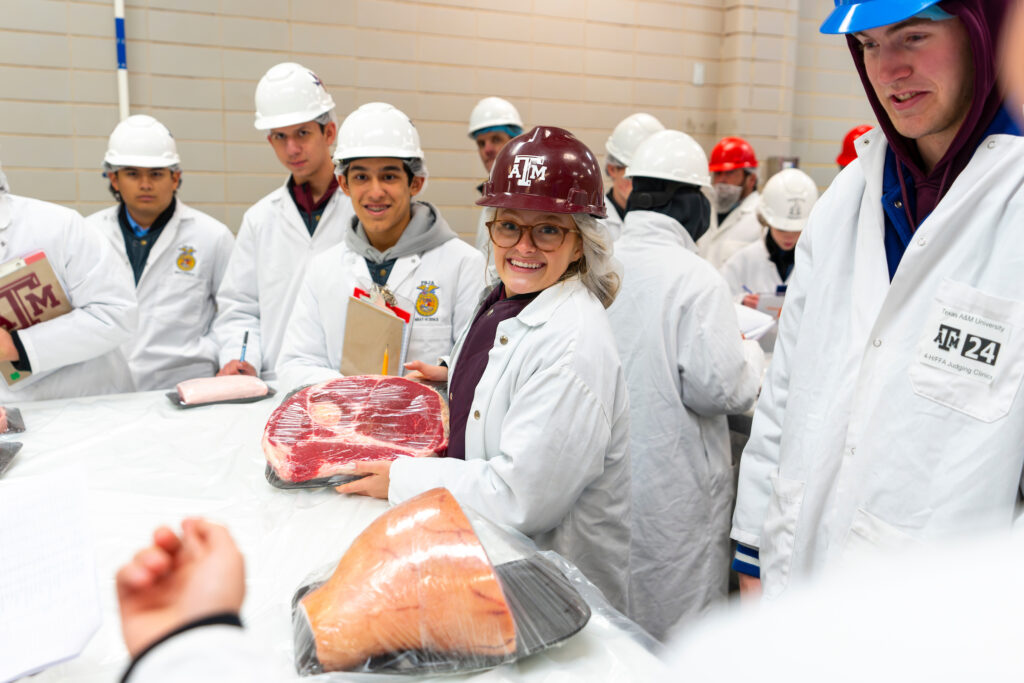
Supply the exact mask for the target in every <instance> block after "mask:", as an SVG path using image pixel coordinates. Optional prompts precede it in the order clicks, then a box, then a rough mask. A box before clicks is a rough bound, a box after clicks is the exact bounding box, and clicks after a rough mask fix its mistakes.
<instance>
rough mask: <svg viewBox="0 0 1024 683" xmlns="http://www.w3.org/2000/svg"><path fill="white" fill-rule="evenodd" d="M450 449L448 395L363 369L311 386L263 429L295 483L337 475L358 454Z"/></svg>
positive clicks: (278, 470)
mask: <svg viewBox="0 0 1024 683" xmlns="http://www.w3.org/2000/svg"><path fill="white" fill-rule="evenodd" d="M447 447H448V406H447V405H446V404H445V402H444V399H443V398H442V397H441V395H440V394H439V393H438V392H436V391H434V390H433V389H431V388H430V387H426V386H424V385H422V384H419V383H417V382H413V381H410V380H407V379H403V378H402V377H385V376H376V375H358V376H355V377H341V378H339V379H334V380H331V381H329V382H324V383H323V384H317V385H314V386H311V387H306V388H305V389H303V390H301V391H299V392H297V393H296V394H295V395H294V396H292V397H291V398H289V399H287V400H286V401H284V402H283V403H282V404H281V405H280V406H278V407H277V410H275V411H274V412H273V414H272V415H271V416H270V419H269V420H268V421H267V427H266V429H264V430H263V453H264V454H265V455H266V457H267V462H268V463H269V464H270V466H271V467H272V468H273V470H274V473H275V474H277V476H278V477H279V478H281V479H282V480H284V481H288V482H293V483H298V482H303V481H309V480H311V479H321V478H324V477H330V476H332V475H334V474H338V473H339V472H338V466H339V465H344V464H347V463H350V462H353V461H356V460H394V459H395V458H397V457H399V456H401V455H408V456H412V457H424V456H431V455H437V454H439V453H443V452H444V450H445V449H446V448H447Z"/></svg>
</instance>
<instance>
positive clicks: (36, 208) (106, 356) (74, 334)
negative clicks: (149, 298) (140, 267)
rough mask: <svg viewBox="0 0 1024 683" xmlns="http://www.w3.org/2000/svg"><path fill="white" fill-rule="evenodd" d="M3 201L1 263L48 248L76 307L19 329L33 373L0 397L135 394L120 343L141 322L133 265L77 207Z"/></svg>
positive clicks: (0, 385) (3, 387)
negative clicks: (139, 320)
mask: <svg viewBox="0 0 1024 683" xmlns="http://www.w3.org/2000/svg"><path fill="white" fill-rule="evenodd" d="M0 205H2V206H0V262H5V261H9V260H12V259H16V258H19V257H21V256H25V255H27V254H29V253H31V252H33V251H37V250H40V249H41V250H42V251H44V252H46V256H47V260H49V262H50V266H51V267H52V268H53V271H54V273H55V274H56V276H57V280H58V281H60V284H61V287H63V289H64V291H65V292H67V295H68V298H69V299H70V301H71V306H72V308H73V309H74V310H72V311H71V312H70V313H67V314H66V315H62V316H59V317H57V318H53V319H52V320H48V321H46V322H42V323H37V324H35V325H32V326H31V327H28V328H25V329H23V330H20V331H19V332H18V336H19V338H20V339H21V342H22V344H23V346H24V347H25V353H26V354H27V355H28V358H29V360H30V361H31V363H32V374H31V375H30V376H29V377H28V378H26V379H23V380H22V381H20V382H18V383H17V384H15V385H13V386H7V384H6V383H4V382H3V381H0V402H2V403H8V402H13V401H40V400H45V399H51V398H67V397H73V396H89V395H92V394H109V393H120V392H126V391H132V390H133V388H134V387H133V384H132V378H131V373H130V371H129V370H128V362H127V359H126V358H125V356H124V354H123V353H122V352H121V350H120V348H119V347H120V346H121V344H123V343H124V342H126V341H128V339H129V337H130V336H131V334H132V333H133V332H134V331H135V326H136V323H137V317H136V316H137V310H136V304H135V288H134V286H133V284H132V273H131V269H130V268H128V266H127V265H125V263H124V261H122V260H121V259H120V258H118V255H117V253H115V251H114V248H113V246H111V244H110V242H108V241H107V240H106V239H104V237H103V236H102V235H101V234H100V233H99V232H98V231H97V230H96V229H95V228H93V227H90V226H89V225H87V224H86V223H85V220H84V219H83V218H82V217H81V216H80V215H79V214H78V213H77V212H75V211H72V210H71V209H67V208H64V207H62V206H58V205H56V204H51V203H49V202H42V201H39V200H36V199H28V198H26V197H19V196H17V195H11V194H7V193H5V192H0ZM3 217H6V220H4V218H3Z"/></svg>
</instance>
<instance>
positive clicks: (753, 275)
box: [720, 231, 792, 353]
mask: <svg viewBox="0 0 1024 683" xmlns="http://www.w3.org/2000/svg"><path fill="white" fill-rule="evenodd" d="M720 272H721V273H722V277H724V278H725V281H726V282H727V283H728V284H729V291H731V292H732V295H733V298H734V299H735V300H736V301H737V302H742V301H743V297H745V296H746V295H747V294H749V293H751V292H753V293H754V294H765V293H768V294H774V293H775V291H776V290H777V288H778V287H779V285H782V284H785V281H784V280H783V279H782V278H781V277H779V269H778V268H776V267H775V264H774V263H773V262H772V260H771V257H770V256H769V255H768V247H767V245H765V243H764V232H763V231H762V233H761V239H759V240H757V241H756V242H751V243H750V244H748V245H747V246H745V247H743V248H742V249H740V250H739V251H737V252H736V253H735V254H733V255H732V256H730V257H729V260H728V261H726V262H725V265H724V266H722V269H721V271H720ZM791 275H792V274H791ZM744 287H746V289H744ZM748 290H749V291H748ZM776 329H777V328H776ZM775 336H776V330H772V331H770V332H767V333H766V334H765V335H764V336H763V337H761V338H760V339H759V340H758V342H759V343H760V344H761V348H762V349H764V350H765V351H766V352H769V353H770V352H771V350H772V349H773V348H774V347H775Z"/></svg>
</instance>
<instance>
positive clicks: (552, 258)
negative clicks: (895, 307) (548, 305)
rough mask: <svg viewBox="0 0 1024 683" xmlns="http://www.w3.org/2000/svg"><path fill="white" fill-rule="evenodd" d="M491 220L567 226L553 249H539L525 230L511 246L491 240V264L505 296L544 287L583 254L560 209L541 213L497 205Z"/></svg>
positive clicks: (572, 226)
mask: <svg viewBox="0 0 1024 683" xmlns="http://www.w3.org/2000/svg"><path fill="white" fill-rule="evenodd" d="M495 220H497V221H499V222H500V221H503V220H507V221H509V222H511V223H517V224H519V225H544V226H550V227H551V228H556V229H557V228H565V229H567V230H570V231H571V232H569V233H568V234H566V235H565V240H564V241H563V242H562V244H561V246H559V247H558V248H557V249H555V250H554V251H541V250H540V249H538V248H537V245H535V244H534V243H533V238H532V237H531V235H530V234H529V232H528V231H524V234H522V235H521V236H520V238H519V242H518V243H516V245H515V246H512V247H501V246H498V245H497V244H493V247H494V267H495V268H496V269H497V270H498V277H500V278H501V281H502V283H503V284H504V285H505V292H506V294H508V295H509V296H514V295H516V294H531V293H533V292H539V291H542V290H544V289H547V288H548V287H550V286H551V285H553V284H555V283H556V282H558V280H559V279H560V278H561V277H562V275H564V274H565V271H566V270H567V269H568V268H569V265H570V264H571V263H572V262H574V261H576V260H577V259H579V258H580V257H581V256H582V255H583V247H582V246H581V244H580V236H579V233H578V232H577V231H576V222H575V221H573V219H572V216H571V215H569V214H564V213H545V212H543V211H527V210H525V209H498V213H497V215H496V216H495Z"/></svg>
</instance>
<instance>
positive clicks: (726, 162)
mask: <svg viewBox="0 0 1024 683" xmlns="http://www.w3.org/2000/svg"><path fill="white" fill-rule="evenodd" d="M737 168H757V156H756V155H755V154H754V148H753V147H751V146H750V143H749V142H747V141H746V140H744V139H743V138H722V139H721V140H719V142H718V144H717V145H715V148H714V149H713V150H711V160H710V161H709V162H708V170H709V171H711V172H712V173H718V172H720V171H735V170H736V169H737Z"/></svg>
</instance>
